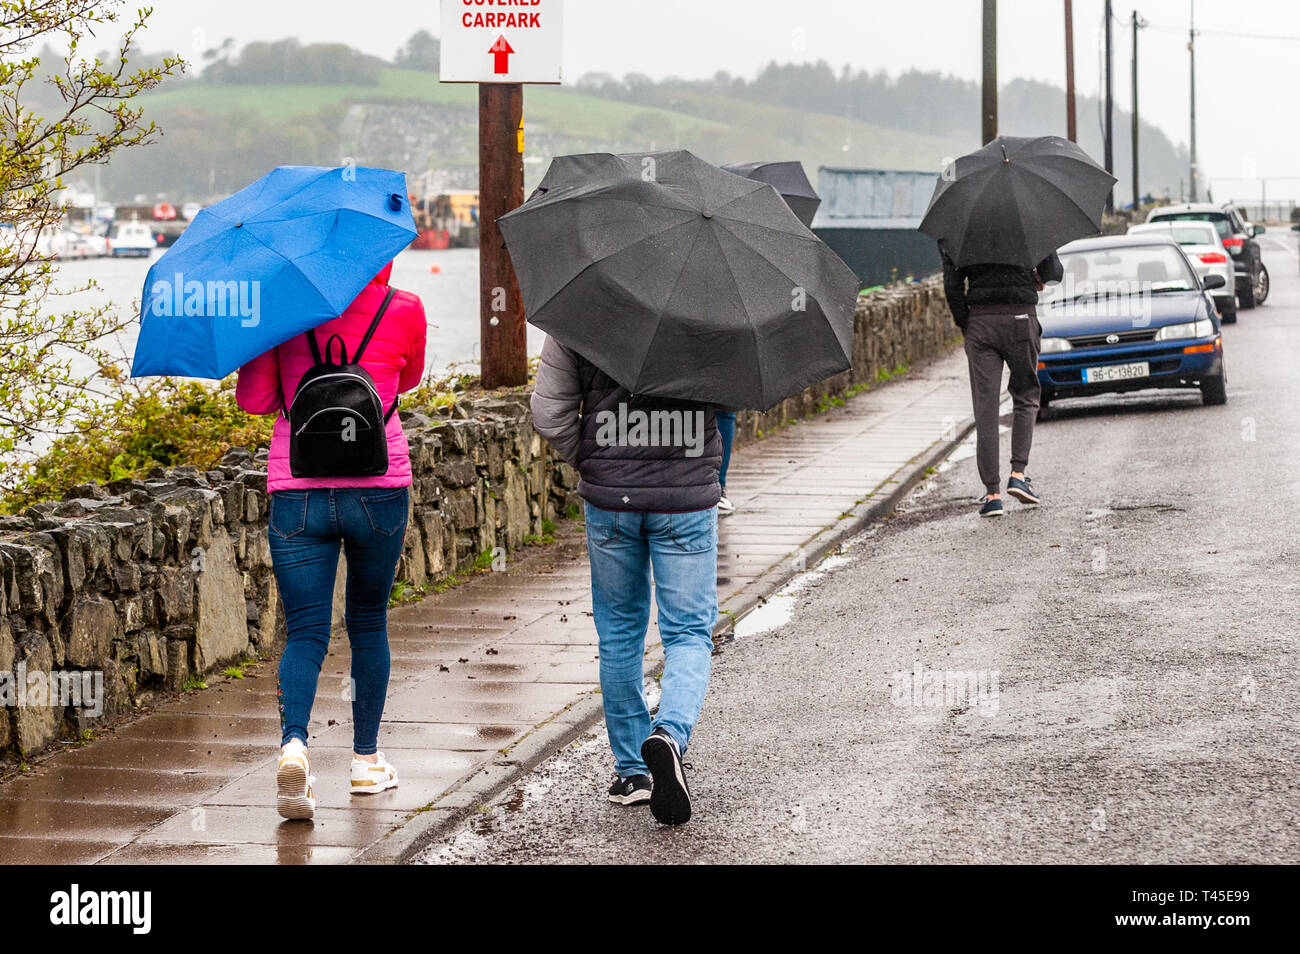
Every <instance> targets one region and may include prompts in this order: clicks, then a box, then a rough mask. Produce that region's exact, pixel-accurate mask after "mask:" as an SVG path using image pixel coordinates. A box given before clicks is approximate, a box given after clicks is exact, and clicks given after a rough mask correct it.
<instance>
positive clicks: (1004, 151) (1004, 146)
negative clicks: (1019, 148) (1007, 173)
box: [998, 142, 1011, 162]
mask: <svg viewBox="0 0 1300 954" xmlns="http://www.w3.org/2000/svg"><path fill="white" fill-rule="evenodd" d="M998 145H999V146H1001V147H1002V161H1003V162H1010V161H1011V157H1010V156H1008V155H1007V144H1006V143H1004V142H999V143H998Z"/></svg>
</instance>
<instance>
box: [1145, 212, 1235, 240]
mask: <svg viewBox="0 0 1300 954" xmlns="http://www.w3.org/2000/svg"><path fill="white" fill-rule="evenodd" d="M1151 221H1152V222H1209V223H1210V224H1211V225H1213V226H1214V228H1215V230H1216V231H1218V233H1219V238H1228V237H1229V236H1231V235H1232V234H1233V232H1232V222H1231V220H1229V218H1228V217H1227V216H1226V215H1225V214H1224V213H1222V212H1174V213H1171V214H1169V215H1158V216H1156V217H1155V218H1153V219H1152V220H1151Z"/></svg>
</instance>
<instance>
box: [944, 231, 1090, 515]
mask: <svg viewBox="0 0 1300 954" xmlns="http://www.w3.org/2000/svg"><path fill="white" fill-rule="evenodd" d="M1064 274H1065V272H1064V269H1062V267H1061V260H1060V259H1059V258H1058V257H1057V255H1056V253H1055V252H1053V253H1052V254H1051V255H1049V256H1047V258H1045V259H1043V260H1042V261H1041V262H1039V263H1038V267H1037V268H1032V269H1031V268H1020V267H1018V266H1015V265H968V266H966V267H964V268H958V267H957V266H955V265H954V264H953V263H952V261H951V260H950V259H949V258H948V256H947V255H946V254H945V255H944V256H943V289H944V292H945V294H946V295H947V296H948V307H949V308H950V309H951V310H952V317H953V320H954V321H956V322H957V327H958V328H960V329H961V330H962V334H963V335H964V336H965V339H966V361H967V364H968V366H969V367H970V391H971V404H972V406H973V407H974V411H975V450H976V454H975V457H976V463H977V464H978V465H979V474H980V480H981V481H983V482H984V490H985V496H984V505H983V507H982V508H981V509H980V516H981V517H1000V516H1002V514H1003V512H1004V511H1003V509H1002V495H1001V476H1000V474H999V473H998V405H999V403H1000V398H1001V394H1002V366H1003V364H1005V365H1006V366H1007V367H1008V368H1010V369H1011V382H1010V386H1009V390H1010V392H1011V400H1012V403H1013V406H1014V416H1013V419H1012V426H1011V476H1010V479H1009V480H1008V481H1007V493H1008V494H1010V495H1011V496H1013V497H1015V498H1016V499H1017V500H1019V501H1021V502H1022V503H1026V504H1030V505H1037V504H1038V503H1039V502H1040V500H1039V497H1038V494H1037V493H1035V492H1034V489H1033V487H1032V486H1031V485H1030V481H1029V478H1028V477H1026V476H1025V468H1026V467H1027V466H1028V464H1029V448H1030V446H1031V445H1032V444H1033V441H1034V420H1035V418H1036V417H1037V416H1038V396H1039V387H1038V349H1039V346H1040V345H1041V343H1042V336H1043V326H1042V325H1041V324H1039V323H1038V316H1037V308H1036V306H1037V303H1038V293H1039V292H1040V291H1042V289H1043V288H1044V287H1045V284H1046V283H1047V282H1059V281H1060V280H1061V279H1062V278H1063V277H1064Z"/></svg>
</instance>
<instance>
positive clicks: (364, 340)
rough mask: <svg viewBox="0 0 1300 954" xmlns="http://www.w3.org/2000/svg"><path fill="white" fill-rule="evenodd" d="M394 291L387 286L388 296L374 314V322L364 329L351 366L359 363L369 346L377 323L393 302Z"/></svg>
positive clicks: (353, 354)
mask: <svg viewBox="0 0 1300 954" xmlns="http://www.w3.org/2000/svg"><path fill="white" fill-rule="evenodd" d="M396 290H397V289H395V288H393V287H392V286H391V285H390V286H389V288H388V294H387V295H385V296H384V302H383V304H382V305H380V306H379V310H378V311H377V312H375V317H374V320H373V321H371V322H370V327H369V328H367V329H366V335H365V337H364V338H362V339H361V344H359V345H357V350H356V351H354V352H353V353H352V363H353V364H360V363H361V355H362V354H363V353H364V352H365V350H366V345H368V344H370V339H371V338H373V337H374V336H375V330H376V329H377V328H378V327H379V322H380V321H381V320H382V319H383V317H384V312H386V311H388V303H389V302H390V301H392V300H393V292H395V291H396Z"/></svg>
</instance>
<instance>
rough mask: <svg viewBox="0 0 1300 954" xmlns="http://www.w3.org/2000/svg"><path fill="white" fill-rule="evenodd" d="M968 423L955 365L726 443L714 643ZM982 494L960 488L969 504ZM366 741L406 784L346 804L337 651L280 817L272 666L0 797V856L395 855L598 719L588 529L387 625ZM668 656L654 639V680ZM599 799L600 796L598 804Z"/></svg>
mask: <svg viewBox="0 0 1300 954" xmlns="http://www.w3.org/2000/svg"><path fill="white" fill-rule="evenodd" d="M969 429H970V391H969V385H968V383H967V379H966V374H965V360H964V357H963V356H962V355H961V354H960V353H959V352H958V353H954V354H952V355H949V356H947V357H945V358H941V359H939V360H936V361H933V362H931V363H929V364H927V365H925V366H924V367H922V368H919V369H917V370H915V371H912V372H909V373H908V374H906V375H904V376H900V377H899V378H897V379H895V380H893V381H891V382H889V383H888V384H884V385H880V386H878V387H876V388H873V389H872V390H870V391H867V392H865V393H862V394H860V395H858V396H856V397H854V398H851V399H849V400H847V401H846V402H845V405H844V406H843V407H833V408H831V409H830V410H829V411H827V412H826V413H824V414H821V415H817V416H815V417H812V418H810V419H808V420H805V421H801V422H799V423H797V424H791V425H789V426H787V427H785V428H783V429H781V430H780V431H778V432H776V433H774V434H771V435H769V436H768V437H767V438H766V439H765V440H763V441H760V442H758V443H756V444H753V445H750V446H747V447H743V448H740V449H738V450H737V452H736V454H735V455H734V456H733V458H732V464H731V473H730V476H729V479H728V483H727V493H728V496H729V497H730V498H731V500H732V501H733V502H734V503H735V504H736V507H737V513H736V514H735V515H734V516H731V517H728V518H727V519H725V520H723V521H722V522H721V523H720V534H719V547H718V551H719V556H718V597H719V600H720V602H721V608H722V611H723V612H722V615H721V619H720V622H719V625H718V634H719V635H725V634H726V633H727V632H728V631H729V630H730V629H731V628H732V627H733V626H734V625H735V622H736V621H737V620H738V619H740V618H741V617H743V616H744V615H745V613H747V612H748V611H749V610H750V609H752V608H753V607H754V606H756V605H757V604H758V603H759V601H760V600H762V599H764V598H766V597H767V596H769V595H770V594H771V593H773V592H775V591H776V590H777V589H779V588H780V587H781V585H782V584H784V583H785V582H786V580H788V579H789V578H790V577H791V576H793V575H794V574H795V573H797V572H800V571H801V570H803V569H804V568H806V567H807V566H810V565H812V564H813V563H815V562H816V561H817V560H818V559H820V557H821V556H822V555H824V554H825V553H827V552H829V551H831V550H833V549H834V548H835V547H836V546H837V545H838V544H839V542H841V541H842V540H843V539H845V538H846V537H848V536H849V535H851V534H852V533H853V532H855V531H857V530H859V529H861V527H862V526H863V525H864V524H866V523H868V522H870V521H871V520H874V519H879V518H880V517H883V516H885V515H886V514H887V513H888V512H889V511H890V510H892V508H893V506H894V504H895V503H896V502H897V501H898V500H899V499H901V497H902V496H903V495H904V494H905V493H906V492H907V491H908V490H910V489H911V487H912V486H914V485H915V484H916V483H917V482H918V481H920V480H922V479H924V477H925V474H926V472H927V469H928V468H930V467H931V466H933V465H935V464H937V463H938V461H939V460H941V459H942V458H943V457H944V456H946V454H947V453H948V451H950V450H951V448H952V447H953V445H954V444H956V443H957V442H958V441H960V440H961V439H963V438H964V437H965V436H966V434H967V433H968V432H969ZM976 489H977V488H972V493H974V491H975V490H976ZM390 621H391V622H390V641H391V649H392V679H391V684H390V690H389V696H388V704H387V707H386V709H385V712H384V722H383V726H382V728H381V730H380V743H379V744H380V748H381V749H382V750H383V751H384V752H385V753H386V754H387V756H388V759H389V761H391V762H392V763H393V764H394V765H395V766H396V768H397V771H398V773H399V775H400V779H401V784H400V786H399V787H398V788H396V789H393V790H391V791H387V792H383V793H381V794H379V795H374V796H369V797H354V796H352V795H351V794H350V791H349V787H348V763H349V759H350V754H351V741H352V727H351V703H350V701H349V698H348V693H347V689H348V679H347V673H348V666H349V653H348V648H347V640H346V637H342V636H340V637H338V638H336V639H335V640H334V642H333V643H332V646H331V651H330V654H329V655H328V656H327V658H326V660H325V664H324V666H323V667H322V670H321V678H320V683H319V688H318V692H317V701H316V705H315V708H314V710H313V713H312V715H313V720H312V724H311V726H310V731H311V742H310V753H311V760H312V771H313V773H314V774H315V776H316V784H315V792H316V799H317V811H316V818H315V820H314V822H313V823H304V822H285V821H283V820H282V819H281V818H280V817H279V816H278V815H277V814H276V811H275V781H274V780H275V766H276V757H277V755H278V748H279V738H280V734H279V719H278V715H277V711H276V679H275V662H271V663H267V664H263V665H262V666H261V667H260V668H258V669H257V670H256V671H255V672H254V673H252V674H250V675H248V676H247V677H246V678H244V679H227V678H224V677H218V678H217V679H215V680H212V681H210V683H209V685H210V688H208V689H206V690H201V691H198V692H193V693H188V694H186V695H184V696H182V697H181V698H178V699H176V700H174V701H170V702H168V703H166V704H163V705H160V706H159V707H158V708H157V709H155V710H154V711H153V712H152V713H151V714H149V715H146V716H144V717H142V718H140V719H138V720H136V721H135V722H133V723H131V724H129V725H126V726H123V727H121V728H119V729H116V730H113V731H111V732H106V733H104V734H103V736H102V737H101V738H99V739H97V740H95V741H93V742H90V743H87V744H82V745H75V746H69V747H68V748H67V750H66V751H62V752H59V753H57V754H55V755H54V756H52V757H49V758H47V759H44V760H42V761H40V762H39V763H37V764H36V765H34V766H33V771H32V772H31V773H30V774H29V775H27V776H24V777H20V778H16V779H13V780H11V781H9V782H6V783H4V784H3V785H0V863H4V864H21V863H48V862H50V861H52V860H57V861H59V862H61V863H94V862H98V863H106V864H123V863H125V864H132V863H135V864H139V863H172V864H174V863H187V862H197V863H205V864H212V863H223V862H229V863H239V864H249V863H281V864H300V863H317V864H320V863H325V864H332V863H347V862H357V861H359V862H367V863H382V862H394V861H401V860H404V859H405V858H406V857H408V856H409V855H410V854H411V853H413V852H415V851H417V850H419V848H420V847H422V846H423V845H424V844H426V843H427V842H428V841H429V840H431V839H432V838H434V837H436V836H437V835H438V834H439V833H441V832H443V831H445V830H447V828H448V827H450V826H452V825H454V824H456V823H457V822H458V821H459V820H460V819H462V818H463V817H465V816H466V815H467V814H468V813H470V812H473V811H474V810H475V809H476V808H477V807H478V806H479V805H482V804H485V803H486V802H488V801H490V799H491V797H492V796H493V795H494V794H495V793H496V792H498V791H500V790H501V789H502V788H503V787H504V786H506V785H508V784H510V783H511V782H512V781H514V780H515V779H517V778H518V777H519V776H520V775H521V774H522V773H524V772H527V771H529V770H530V769H531V768H532V767H534V766H535V765H536V764H538V763H539V762H540V761H541V760H542V759H544V758H546V757H547V756H548V755H550V754H552V753H553V752H554V751H555V750H556V749H557V748H559V747H560V746H562V745H564V744H565V743H566V742H568V741H569V740H571V739H572V738H574V737H576V736H577V735H578V734H579V733H580V732H582V731H583V730H585V729H586V728H587V727H588V726H590V725H591V724H592V723H593V722H594V721H595V720H596V719H598V718H599V717H600V713H601V709H600V695H599V691H598V681H599V673H598V660H597V654H596V631H595V627H594V626H593V624H592V618H591V594H590V587H589V580H588V569H587V563H586V552H585V544H584V540H583V536H582V529H581V526H580V525H578V524H576V523H574V522H569V521H565V522H563V524H562V526H561V530H560V533H559V534H558V538H557V541H556V543H555V544H553V545H552V546H549V547H546V548H526V549H525V550H524V551H523V552H521V553H520V554H517V555H516V554H512V555H511V558H510V560H509V561H508V564H507V567H506V569H505V570H504V571H501V572H493V573H488V574H482V575H480V576H476V577H473V578H471V579H470V580H469V581H467V582H466V583H464V584H462V585H461V586H458V587H455V588H454V589H451V590H449V591H447V592H445V593H442V594H437V595H433V596H430V597H428V598H426V599H425V600H423V601H422V602H419V603H410V604H405V605H402V606H400V607H398V608H396V609H394V610H393V611H392V612H391V614H390ZM661 663H662V655H661V653H660V647H659V644H658V640H657V639H656V638H655V629H654V626H653V625H652V627H651V632H650V639H649V640H648V645H647V670H648V671H653V669H654V667H656V666H658V665H660V664H661ZM592 798H593V799H599V798H603V789H602V790H600V791H593V792H592Z"/></svg>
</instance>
